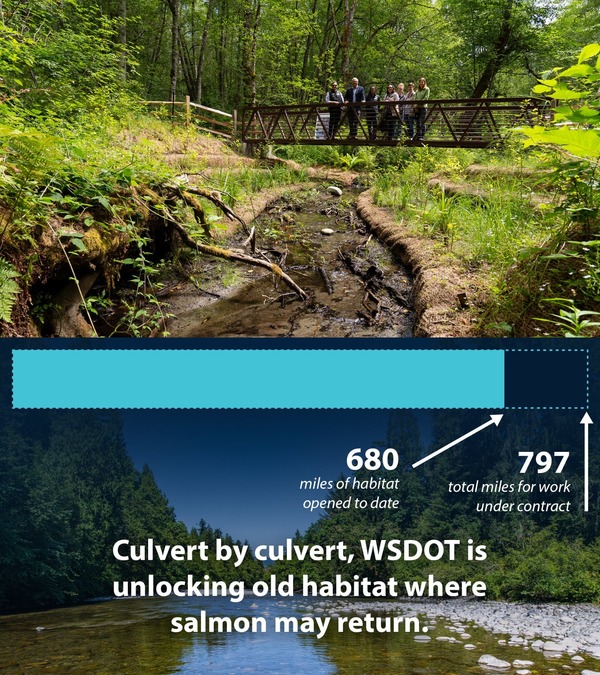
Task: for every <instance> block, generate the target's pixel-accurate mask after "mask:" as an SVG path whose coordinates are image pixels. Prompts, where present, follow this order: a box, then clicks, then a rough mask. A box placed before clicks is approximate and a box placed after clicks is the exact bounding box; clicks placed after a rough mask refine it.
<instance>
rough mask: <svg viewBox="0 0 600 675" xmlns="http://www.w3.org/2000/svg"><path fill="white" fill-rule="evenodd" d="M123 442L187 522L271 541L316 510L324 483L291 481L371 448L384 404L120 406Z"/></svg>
mask: <svg viewBox="0 0 600 675" xmlns="http://www.w3.org/2000/svg"><path fill="white" fill-rule="evenodd" d="M123 420H124V433H125V441H126V444H127V450H128V452H129V454H130V456H131V457H132V459H133V461H134V463H135V465H136V467H137V468H138V469H141V468H142V467H143V466H144V464H148V465H149V467H150V468H151V469H152V472H153V473H154V476H155V478H156V481H157V483H158V485H159V487H160V488H161V490H162V491H163V492H164V493H165V494H166V496H167V498H168V500H169V503H170V504H171V506H173V507H174V508H175V512H176V515H177V518H178V519H179V520H182V521H183V522H184V523H185V524H186V525H187V526H188V527H190V526H192V525H194V524H196V523H198V521H199V520H200V519H202V518H203V519H204V520H206V521H207V522H208V523H209V524H210V525H211V526H212V527H214V528H219V529H221V530H222V531H223V532H225V533H228V534H230V535H231V536H232V537H234V539H241V540H245V539H248V541H249V542H250V544H251V545H253V546H256V545H258V544H261V543H280V542H282V541H284V540H285V539H286V538H287V537H292V536H293V535H294V533H295V531H296V530H297V529H298V530H300V531H301V532H302V531H304V530H305V529H306V528H307V527H308V525H310V523H312V522H314V521H315V520H316V519H317V518H318V516H319V515H320V514H321V511H313V512H312V513H311V512H310V510H307V509H305V508H303V505H302V504H303V501H304V500H306V499H325V498H326V497H327V491H326V490H322V491H310V492H308V491H306V490H300V489H299V485H300V481H301V480H312V479H314V478H322V479H324V480H334V479H336V478H338V477H339V476H340V474H341V473H345V475H348V474H349V473H350V472H349V470H348V469H347V467H346V455H347V454H348V452H350V450H352V449H354V448H358V447H363V448H369V447H381V448H384V447H385V446H384V445H382V443H383V442H384V441H385V437H386V431H387V420H388V412H387V411H386V410H261V411H257V410H230V411H227V410H153V411H148V410H133V411H127V412H124V413H123Z"/></svg>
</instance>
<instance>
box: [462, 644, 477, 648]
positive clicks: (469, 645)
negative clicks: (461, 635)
mask: <svg viewBox="0 0 600 675" xmlns="http://www.w3.org/2000/svg"><path fill="white" fill-rule="evenodd" d="M465 649H477V647H475V645H472V644H471V643H468V644H466V645H465Z"/></svg>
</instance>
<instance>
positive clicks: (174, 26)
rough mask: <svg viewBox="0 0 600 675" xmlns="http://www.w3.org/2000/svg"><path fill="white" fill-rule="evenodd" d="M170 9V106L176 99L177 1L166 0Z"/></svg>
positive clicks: (177, 57)
mask: <svg viewBox="0 0 600 675" xmlns="http://www.w3.org/2000/svg"><path fill="white" fill-rule="evenodd" d="M167 1H168V3H169V7H170V9H171V15H172V21H173V23H172V25H171V88H170V92H169V100H170V101H171V103H172V104H174V103H175V101H176V99H177V65H178V61H179V0H167Z"/></svg>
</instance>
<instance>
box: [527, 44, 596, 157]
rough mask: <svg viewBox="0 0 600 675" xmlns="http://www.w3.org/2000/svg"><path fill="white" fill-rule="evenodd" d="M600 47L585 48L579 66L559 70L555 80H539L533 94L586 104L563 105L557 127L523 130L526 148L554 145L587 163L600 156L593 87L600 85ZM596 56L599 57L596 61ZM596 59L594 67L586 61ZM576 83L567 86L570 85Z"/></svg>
mask: <svg viewBox="0 0 600 675" xmlns="http://www.w3.org/2000/svg"><path fill="white" fill-rule="evenodd" d="M598 54H600V44H597V43H594V44H590V45H587V46H586V47H584V48H583V49H582V50H581V52H580V54H579V58H578V64H577V65H575V66H571V67H570V68H566V69H565V70H560V69H559V70H558V72H556V73H555V74H554V77H553V78H552V79H547V80H539V82H540V84H539V85H537V86H536V87H534V92H535V93H537V94H544V95H545V96H551V97H552V98H554V99H558V100H560V101H577V102H580V101H583V100H584V99H585V100H586V102H584V103H583V105H577V106H576V107H573V106H569V105H567V106H562V107H560V108H557V109H556V110H555V114H554V122H555V125H552V126H550V127H541V126H535V127H533V128H531V129H527V128H523V129H520V131H521V132H522V133H523V134H525V135H526V136H527V140H526V141H525V147H531V146H537V145H554V146H558V147H560V148H564V149H565V150H566V151H567V152H569V153H571V154H573V155H575V156H577V157H581V158H584V159H587V160H592V159H595V158H598V157H600V109H599V108H598V106H597V105H596V106H594V105H593V104H592V98H594V97H595V90H594V87H596V88H597V83H598V82H600V57H598ZM596 57H597V58H596ZM592 59H595V64H594V65H589V64H586V63H585V62H586V61H590V60H592ZM569 81H573V82H574V84H572V85H571V86H567V82H569Z"/></svg>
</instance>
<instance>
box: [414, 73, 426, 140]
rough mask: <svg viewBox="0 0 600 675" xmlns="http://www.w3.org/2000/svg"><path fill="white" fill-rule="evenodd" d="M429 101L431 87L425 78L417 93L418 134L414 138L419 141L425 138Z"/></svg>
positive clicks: (422, 79)
mask: <svg viewBox="0 0 600 675" xmlns="http://www.w3.org/2000/svg"><path fill="white" fill-rule="evenodd" d="M428 99H429V87H428V86H427V80H426V79H425V78H424V77H421V78H420V79H419V84H418V86H417V91H416V92H415V122H416V123H417V133H416V136H414V137H413V140H415V138H416V139H417V140H418V141H422V140H423V138H424V137H425V132H426V131H427V127H426V126H425V118H426V117H427V100H428Z"/></svg>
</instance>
